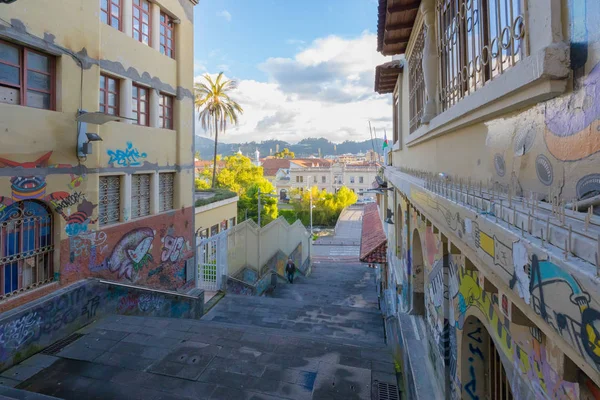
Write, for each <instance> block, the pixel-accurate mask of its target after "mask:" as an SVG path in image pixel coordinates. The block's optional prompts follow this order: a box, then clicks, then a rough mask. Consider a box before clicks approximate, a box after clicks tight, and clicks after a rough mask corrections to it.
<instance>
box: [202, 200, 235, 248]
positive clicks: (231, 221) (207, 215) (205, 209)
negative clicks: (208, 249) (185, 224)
mask: <svg viewBox="0 0 600 400" xmlns="http://www.w3.org/2000/svg"><path fill="white" fill-rule="evenodd" d="M202 194H209V191H206V192H203V193H202ZM199 199H202V201H203V203H202V204H200V205H198V206H196V208H195V209H194V218H195V221H196V236H197V237H201V238H208V237H211V236H215V235H217V234H219V233H221V232H223V231H225V230H227V229H229V228H233V227H234V226H235V225H236V224H237V222H238V221H237V217H238V208H237V202H238V200H239V199H240V198H239V196H236V195H235V193H232V195H231V197H229V198H226V199H222V200H221V199H219V198H215V196H214V194H213V195H212V196H202V195H201V193H199V192H196V200H199Z"/></svg>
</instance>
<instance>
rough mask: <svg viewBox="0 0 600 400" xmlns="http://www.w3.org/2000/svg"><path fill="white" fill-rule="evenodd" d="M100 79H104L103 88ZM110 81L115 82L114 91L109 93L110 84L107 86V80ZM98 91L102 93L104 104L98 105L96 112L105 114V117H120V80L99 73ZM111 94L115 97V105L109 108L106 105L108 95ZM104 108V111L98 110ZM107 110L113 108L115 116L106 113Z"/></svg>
mask: <svg viewBox="0 0 600 400" xmlns="http://www.w3.org/2000/svg"><path fill="white" fill-rule="evenodd" d="M102 77H104V86H102V82H101V81H102ZM110 79H112V80H114V81H115V88H116V91H115V92H111V91H110V90H109V87H110V84H109V80H110ZM99 87H100V89H99V91H100V92H103V96H102V97H103V100H104V103H100V102H99V103H98V111H100V112H102V113H104V114H106V115H115V116H117V117H119V116H120V115H121V104H120V95H121V80H120V79H119V78H115V77H114V76H111V75H107V74H104V73H100V82H99ZM110 93H112V94H114V95H115V105H114V106H110V105H108V95H109V94H110ZM101 106H104V111H101V110H100V107H101ZM109 108H114V109H115V114H110V113H109V112H108V109H109Z"/></svg>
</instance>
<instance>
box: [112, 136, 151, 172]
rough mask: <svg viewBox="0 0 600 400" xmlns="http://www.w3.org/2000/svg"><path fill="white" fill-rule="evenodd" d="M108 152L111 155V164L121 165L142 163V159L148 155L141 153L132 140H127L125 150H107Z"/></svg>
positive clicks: (128, 165)
mask: <svg viewBox="0 0 600 400" xmlns="http://www.w3.org/2000/svg"><path fill="white" fill-rule="evenodd" d="M106 153H107V154H108V156H109V157H110V159H109V160H108V163H109V164H114V163H116V164H117V165H119V166H121V167H131V166H138V165H142V162H141V159H143V158H146V157H147V154H146V153H140V151H139V150H138V149H137V148H134V147H133V144H132V143H131V142H127V146H126V147H125V149H124V150H107V151H106Z"/></svg>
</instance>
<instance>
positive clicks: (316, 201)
mask: <svg viewBox="0 0 600 400" xmlns="http://www.w3.org/2000/svg"><path fill="white" fill-rule="evenodd" d="M311 195H312V203H313V206H314V207H313V225H325V226H333V225H335V223H336V221H337V219H338V217H339V216H340V213H341V212H342V210H343V209H344V208H345V207H348V206H349V205H352V204H354V203H356V201H357V200H358V196H357V195H356V194H355V193H354V192H352V191H351V190H350V189H348V188H347V187H345V186H344V187H342V188H341V189H340V190H339V191H338V192H337V193H335V194H332V193H329V192H327V191H325V190H319V189H318V188H317V187H316V186H314V187H312V188H311V189H310V190H306V191H303V192H300V191H298V190H294V191H292V197H293V198H294V200H293V201H292V205H293V207H294V212H295V213H296V215H297V216H298V218H299V219H300V221H302V223H303V224H304V225H309V224H310V198H311Z"/></svg>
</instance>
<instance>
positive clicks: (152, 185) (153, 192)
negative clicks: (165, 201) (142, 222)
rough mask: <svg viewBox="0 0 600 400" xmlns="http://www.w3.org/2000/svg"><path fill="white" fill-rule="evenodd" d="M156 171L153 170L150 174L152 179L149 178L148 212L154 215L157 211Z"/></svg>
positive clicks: (157, 187)
mask: <svg viewBox="0 0 600 400" xmlns="http://www.w3.org/2000/svg"><path fill="white" fill-rule="evenodd" d="M158 179H159V176H158V172H155V173H154V174H153V175H152V179H151V180H150V213H151V214H152V215H156V214H158V213H159V211H158V206H159V193H158V191H159V185H158V182H159V181H158Z"/></svg>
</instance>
